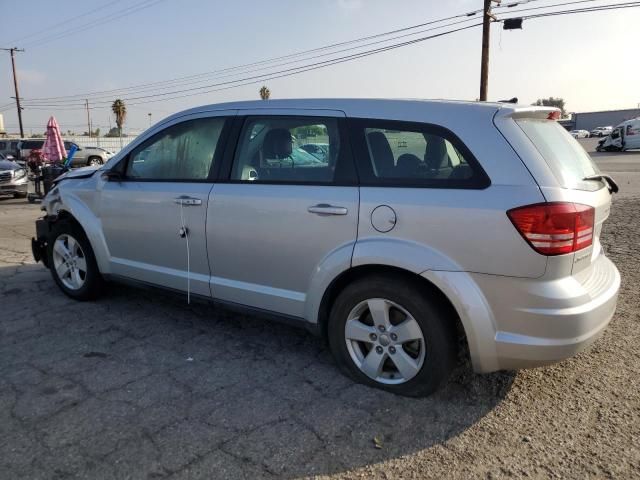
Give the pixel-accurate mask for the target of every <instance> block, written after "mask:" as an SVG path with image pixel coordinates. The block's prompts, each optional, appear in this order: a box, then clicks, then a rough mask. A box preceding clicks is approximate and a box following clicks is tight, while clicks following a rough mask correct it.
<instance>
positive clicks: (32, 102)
mask: <svg viewBox="0 0 640 480" xmlns="http://www.w3.org/2000/svg"><path fill="white" fill-rule="evenodd" d="M471 20H474V19H472V18H465V19H463V20H459V21H457V22H451V23H449V24H446V25H442V26H438V27H432V28H427V29H423V30H419V31H416V32H411V33H408V34H403V35H397V36H395V37H390V38H386V39H384V40H378V41H375V42H369V43H365V44H362V45H358V46H355V47H349V48H344V49H341V50H336V51H333V52H329V53H323V54H318V55H313V56H310V57H307V58H301V59H297V60H291V61H288V62H283V63H279V64H274V65H270V66H268V67H261V68H255V69H249V70H245V71H242V72H239V73H234V74H226V75H218V76H215V77H213V78H225V77H230V76H231V77H232V76H237V75H239V74H247V73H253V72H260V71H264V70H265V69H272V68H277V67H283V66H287V65H292V64H296V63H299V62H308V61H310V60H314V59H318V58H324V57H327V56H333V55H337V54H339V53H345V52H350V51H353V50H357V49H361V48H365V47H369V46H373V45H379V44H381V43H387V42H391V41H393V40H398V39H401V38H406V37H410V36H414V35H419V34H422V33H426V32H429V31H433V30H438V29H441V28H445V27H451V26H455V25H458V24H462V23H466V22H469V21H471ZM315 50H318V49H315ZM265 75H268V73H265ZM206 80H207V79H202V80H197V81H194V82H186V83H182V84H181V85H175V86H174V85H168V86H166V87H157V88H151V89H144V90H142V91H141V92H140V93H143V92H144V91H145V90H152V91H156V90H166V89H168V88H172V87H173V88H175V87H178V86H187V85H190V84H198V83H202V82H204V81H206ZM223 83H224V82H223ZM209 87H211V85H204V86H200V87H194V88H193V89H187V90H182V91H188V90H197V89H200V88H209ZM182 91H180V92H182ZM132 93H133V92H132ZM136 93H137V92H136ZM173 93H176V92H175V91H174V92H167V93H156V95H169V94H173ZM148 96H150V95H148ZM105 98H107V97H93V98H92V101H94V102H95V103H101V102H100V99H105ZM140 98H145V97H129V98H124V99H123V100H130V99H140ZM71 101H75V99H74V100H71V99H69V100H62V99H60V100H48V102H49V103H48V106H55V105H56V104H59V105H67V104H69V102H71ZM27 102H29V105H37V106H44V104H41V103H39V102H37V101H36V99H30V100H27ZM43 102H44V101H43ZM108 102H111V100H108ZM102 103H105V101H104V100H103V102H102ZM76 105H79V104H76Z"/></svg>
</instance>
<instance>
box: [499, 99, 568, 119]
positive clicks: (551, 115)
mask: <svg viewBox="0 0 640 480" xmlns="http://www.w3.org/2000/svg"><path fill="white" fill-rule="evenodd" d="M560 115H561V112H560V109H559V108H555V107H534V106H524V105H512V104H508V103H505V104H504V105H503V106H501V108H500V109H498V111H497V112H496V114H495V118H535V119H540V120H559V119H560Z"/></svg>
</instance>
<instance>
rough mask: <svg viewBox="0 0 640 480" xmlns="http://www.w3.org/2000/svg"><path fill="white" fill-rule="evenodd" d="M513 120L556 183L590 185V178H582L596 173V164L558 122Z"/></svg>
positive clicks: (585, 186) (526, 119)
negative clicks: (545, 163)
mask: <svg viewBox="0 0 640 480" xmlns="http://www.w3.org/2000/svg"><path fill="white" fill-rule="evenodd" d="M516 123H517V124H518V126H519V127H520V128H521V129H522V131H524V133H525V134H526V135H527V137H529V140H531V143H533V145H534V146H535V147H536V149H537V150H538V152H540V155H542V157H543V158H544V159H545V161H546V162H547V164H548V165H549V168H550V169H551V171H552V172H553V174H554V176H555V177H556V179H557V180H558V182H559V183H560V185H562V186H563V187H565V188H575V189H578V190H593V189H594V184H593V182H584V181H583V179H584V178H585V177H588V176H590V175H595V174H598V173H600V171H599V170H598V167H597V166H596V164H595V163H593V160H592V159H591V157H590V156H589V154H588V153H587V152H586V151H585V149H584V148H582V146H581V145H580V144H579V143H578V142H577V141H576V140H575V139H574V138H573V137H572V136H571V134H569V132H567V131H566V130H565V129H564V128H563V127H562V126H561V125H560V124H558V122H556V121H554V120H541V119H534V118H520V119H516ZM597 188H599V187H597Z"/></svg>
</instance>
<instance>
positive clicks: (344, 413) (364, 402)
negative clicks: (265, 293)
mask: <svg viewBox="0 0 640 480" xmlns="http://www.w3.org/2000/svg"><path fill="white" fill-rule="evenodd" d="M603 160H606V159H603ZM618 177H623V180H624V181H627V179H628V178H637V177H633V175H631V176H626V175H625V176H622V175H621V174H618ZM630 182H631V180H630ZM621 183H623V184H624V182H621ZM633 185H634V186H633V188H631V186H630V187H629V188H627V189H626V193H624V194H623V196H620V197H618V198H616V200H615V202H614V207H613V209H612V216H611V217H610V219H609V221H608V222H607V224H606V226H605V231H604V233H603V242H604V245H605V248H606V249H607V252H608V254H609V255H610V257H611V258H612V259H613V261H614V262H615V263H616V264H617V266H618V268H619V269H620V272H621V274H622V291H621V295H620V299H619V304H618V310H617V313H616V315H615V317H614V320H613V321H612V323H611V325H610V327H609V328H608V329H607V330H606V331H605V333H604V335H603V337H602V338H601V339H600V340H599V341H598V342H597V343H596V344H595V345H593V346H592V347H591V348H590V349H589V350H587V351H586V352H583V353H581V354H580V355H578V356H576V357H575V358H573V359H570V360H567V361H565V362H563V363H561V364H558V365H555V366H552V367H546V368H540V369H534V370H526V371H520V372H517V373H515V372H500V373H495V374H491V375H486V376H480V375H475V374H472V373H471V372H470V371H469V369H468V367H467V366H461V367H460V368H459V369H458V370H457V371H456V373H455V375H454V376H453V378H452V380H451V381H450V382H449V384H448V385H447V386H446V388H444V389H443V390H442V391H441V392H438V393H437V394H436V395H434V396H432V397H430V398H427V399H420V400H416V399H407V398H400V397H396V396H394V395H391V394H387V393H384V392H380V391H376V390H372V389H368V388H366V387H362V386H359V385H355V384H353V383H351V382H350V381H349V380H347V379H346V378H344V377H342V376H341V375H340V374H339V373H338V371H337V369H336V367H335V365H334V364H333V361H332V360H331V357H330V355H329V352H328V351H327V349H326V348H325V346H324V345H323V344H322V343H321V341H320V340H318V339H316V338H315V337H313V336H311V335H309V334H307V333H306V332H304V331H302V330H296V329H293V328H289V327H286V326H283V325H278V324H272V323H265V322H263V321H261V320H259V319H256V318H249V317H245V316H241V315H237V314H231V313H228V312H225V311H221V310H217V309H214V308H212V307H209V306H206V305H195V306H191V307H186V306H185V305H184V302H183V301H181V300H174V299H171V298H167V297H166V296H165V295H162V294H158V293H151V292H147V291H141V290H135V289H131V288H128V287H122V286H117V287H113V288H111V289H110V290H109V292H108V293H107V295H106V296H105V297H104V298H103V299H101V300H100V301H97V302H94V303H76V302H73V301H71V300H69V299H67V298H66V297H64V296H63V295H62V294H61V293H60V292H59V290H58V289H57V288H56V287H55V286H54V284H53V281H52V280H51V278H50V276H49V273H48V272H47V271H46V270H45V269H44V268H43V267H42V266H41V265H34V264H33V263H32V260H31V258H30V254H29V243H28V240H29V238H30V236H31V235H32V231H33V220H34V219H35V218H36V217H37V216H38V214H39V212H38V209H37V207H34V206H29V205H26V204H25V203H24V202H21V201H20V202H18V201H0V478H7V479H9V478H11V479H14V478H29V479H35V478H60V479H62V478H133V479H137V478H172V479H176V478H216V479H220V478H303V477H320V478H347V479H351V478H383V479H384V478H387V479H391V478H394V479H395V478H416V479H422V478H445V477H447V478H478V477H479V478H509V477H518V478H519V477H525V476H529V477H533V478H548V477H558V478H585V477H591V478H608V477H611V478H625V479H626V478H633V477H638V478H640V449H639V448H640V447H639V446H640V392H639V386H640V385H639V383H640V382H639V380H638V378H639V374H640V334H639V328H638V320H639V319H640V296H639V294H638V284H639V283H640V269H639V268H638V265H640V249H639V247H638V243H639V242H638V236H639V235H640V197H637V196H635V193H634V192H635V191H636V190H637V186H638V184H637V183H633ZM634 188H635V189H636V190H634ZM374 438H375V439H377V440H378V442H379V444H380V445H379V446H381V448H376V446H375V442H374Z"/></svg>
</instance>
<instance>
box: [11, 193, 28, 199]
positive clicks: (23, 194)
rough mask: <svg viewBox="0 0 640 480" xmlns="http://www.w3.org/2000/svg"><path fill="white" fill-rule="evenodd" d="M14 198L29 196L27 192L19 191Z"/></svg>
mask: <svg viewBox="0 0 640 480" xmlns="http://www.w3.org/2000/svg"><path fill="white" fill-rule="evenodd" d="M13 197H14V198H27V192H18V193H14V194H13Z"/></svg>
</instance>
